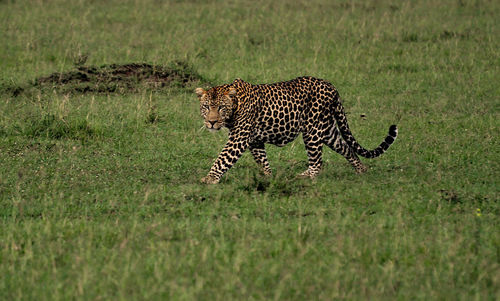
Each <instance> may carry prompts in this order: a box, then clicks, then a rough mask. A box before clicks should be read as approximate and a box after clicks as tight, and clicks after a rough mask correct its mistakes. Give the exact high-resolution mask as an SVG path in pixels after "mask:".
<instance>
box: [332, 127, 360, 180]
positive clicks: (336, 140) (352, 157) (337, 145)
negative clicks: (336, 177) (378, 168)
mask: <svg viewBox="0 0 500 301" xmlns="http://www.w3.org/2000/svg"><path fill="white" fill-rule="evenodd" d="M324 143H325V144H326V145H327V146H328V147H330V148H331V149H333V150H334V151H336V152H337V153H339V154H341V155H342V156H344V158H346V159H347V161H349V163H351V165H352V167H354V169H355V170H356V172H357V173H363V172H365V171H366V170H367V168H366V166H364V165H363V163H362V162H361V160H359V157H358V155H356V153H355V152H354V151H353V149H352V148H351V147H350V146H349V145H348V144H347V142H345V140H344V139H342V136H341V135H340V132H339V131H338V129H337V127H336V126H335V125H333V126H332V127H331V128H330V130H329V131H328V136H327V137H326V138H325V140H324Z"/></svg>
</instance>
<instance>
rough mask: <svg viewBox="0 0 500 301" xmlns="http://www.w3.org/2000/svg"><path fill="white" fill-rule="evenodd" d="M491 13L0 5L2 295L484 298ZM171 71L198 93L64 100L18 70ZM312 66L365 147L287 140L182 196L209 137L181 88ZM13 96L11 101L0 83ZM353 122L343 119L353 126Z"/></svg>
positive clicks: (498, 43)
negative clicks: (354, 160) (264, 163)
mask: <svg viewBox="0 0 500 301" xmlns="http://www.w3.org/2000/svg"><path fill="white" fill-rule="evenodd" d="M499 15H500V5H499V4H497V3H496V2H495V1H486V0H483V1H480V0H478V1H467V0H463V1H451V0H450V1H386V0H381V1H372V2H365V1H340V0H339V1H320V0H313V1H307V2H306V1H294V2H288V1H270V2H269V1H227V2H226V1H187V2H183V1H167V2H157V1H126V2H123V1H106V2H90V1H78V2H72V3H71V4H70V3H69V2H65V1H48V2H47V1H0V40H1V41H3V42H2V46H0V275H2V277H0V299H2V300H12V299H36V300H61V299H62V300H65V299H104V300H108V299H173V300H177V299H218V300H228V299H285V300H288V299H295V300H303V299H323V300H332V299H357V300H359V299H375V300H377V299H379V300H382V299H383V300H385V299H411V300H413V299H422V300H428V299H448V300H470V299H476V300H494V299H499V298H500V289H499V288H500V234H499V233H500V232H499V231H498V229H499V226H500V225H499V220H500V219H499V216H500V206H499V187H500V183H499V179H500V173H499V161H500V154H499V150H500V144H499V142H498V137H497V136H498V134H497V133H498V132H499V121H498V120H499V112H500V108H499V104H500V101H499V95H500V89H499V86H498V82H499V80H500V74H499V67H500V61H499V57H500V55H499V54H500V53H499V49H500V40H499V39H498V36H500V26H499V25H498V22H497V19H498V16H499ZM81 57H88V59H87V60H86V61H85V65H86V66H102V65H110V64H128V63H148V64H152V65H157V66H170V65H171V64H173V63H174V62H182V64H184V65H183V66H189V68H188V67H186V69H185V70H187V71H186V72H188V71H189V70H191V71H189V72H193V73H195V72H196V73H197V74H199V75H200V76H201V78H202V79H206V80H205V84H203V81H202V82H198V83H192V84H191V85H187V86H185V85H181V84H179V85H177V86H175V88H168V87H167V88H164V89H151V88H148V87H146V86H141V87H139V88H138V89H137V90H135V91H132V92H128V91H123V90H118V91H115V92H113V93H111V92H108V93H79V92H78V91H76V92H74V93H71V89H72V86H65V87H64V89H58V88H57V87H56V88H54V89H38V90H37V89H36V87H35V88H33V87H31V88H30V89H29V90H23V91H28V92H29V93H28V92H26V93H24V92H23V91H21V90H16V88H17V87H23V88H25V87H27V86H30V85H31V83H33V82H34V81H35V79H37V78H41V77H47V76H48V75H50V74H52V73H54V72H70V71H71V70H74V69H75V66H74V64H75V63H78V61H79V60H80V59H81ZM300 75H313V76H317V77H321V78H325V79H327V80H329V81H331V82H332V83H333V84H334V85H335V86H336V87H337V88H338V89H339V91H340V93H341V96H342V97H343V102H344V106H345V108H346V110H347V112H348V119H349V123H350V125H351V129H352V131H353V132H354V135H355V136H356V137H357V139H358V141H360V143H361V144H362V145H364V146H366V147H368V148H372V147H375V146H376V145H378V144H379V143H380V141H381V140H382V139H383V137H384V136H385V134H386V130H387V128H388V126H389V125H390V124H393V123H396V124H398V126H399V128H400V131H399V134H400V136H399V137H398V140H397V141H396V143H395V144H394V145H393V146H392V147H391V149H390V150H389V151H388V152H387V153H386V154H384V155H383V156H382V157H380V158H378V159H375V160H365V163H366V164H367V165H368V166H369V167H370V170H369V171H368V173H366V174H364V175H361V176H360V175H357V174H355V173H354V171H353V170H352V169H351V167H350V166H349V164H348V163H347V162H346V161H345V160H344V159H343V158H342V157H340V156H339V155H337V154H336V153H334V152H332V151H330V150H325V152H324V161H325V168H324V170H323V171H322V173H321V174H320V176H319V177H318V178H317V179H315V180H312V181H311V180H306V179H297V178H296V177H295V176H296V175H297V174H298V173H300V172H301V171H303V170H304V169H305V168H306V164H307V159H306V154H305V150H304V146H303V143H302V141H300V139H298V140H297V141H295V142H293V143H292V144H290V145H288V146H286V147H283V148H277V147H273V146H269V147H268V153H269V160H270V164H271V168H272V170H273V176H271V177H269V178H267V177H264V176H263V175H261V174H260V173H259V171H258V167H257V166H256V164H255V163H254V162H253V159H252V158H251V156H250V155H249V154H244V156H243V157H242V158H241V159H240V160H239V161H238V163H237V164H236V165H235V166H234V167H233V168H232V169H231V170H229V172H228V173H227V174H226V175H225V176H224V178H223V180H222V183H221V184H219V185H216V186H206V185H201V184H200V183H199V179H200V178H201V177H203V176H204V175H205V174H206V173H207V172H208V170H209V168H210V165H211V164H212V162H213V160H214V159H215V158H216V156H217V154H218V152H219V151H220V150H221V148H222V146H223V145H224V143H225V141H226V139H227V134H226V131H220V132H217V133H215V134H214V133H209V132H208V131H205V130H203V129H202V120H201V118H200V117H199V108H198V101H197V99H196V97H195V96H194V94H193V93H192V90H193V89H194V88H195V85H198V84H199V85H205V86H208V85H209V84H208V82H212V83H215V84H221V83H227V82H230V81H232V80H233V79H234V78H236V77H241V78H243V79H245V80H247V81H249V82H252V83H263V82H275V81H280V80H287V79H291V78H294V77H296V76H300ZM16 91H17V92H16ZM362 115H363V117H361V116H362Z"/></svg>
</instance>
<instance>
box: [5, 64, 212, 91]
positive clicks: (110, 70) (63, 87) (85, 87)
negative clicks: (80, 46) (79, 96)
mask: <svg viewBox="0 0 500 301" xmlns="http://www.w3.org/2000/svg"><path fill="white" fill-rule="evenodd" d="M207 82H208V81H207V80H205V79H204V78H203V77H202V76H200V75H199V74H198V73H197V72H196V71H195V70H193V68H191V67H190V66H189V65H188V64H187V63H185V62H175V63H172V64H170V65H169V66H159V65H156V66H154V65H150V64H145V63H131V64H123V65H118V64H111V65H102V66H99V67H96V66H80V67H76V69H75V70H70V71H67V72H56V73H52V74H50V75H49V76H45V77H40V78H37V79H35V81H34V82H33V83H31V84H29V85H27V86H24V87H9V89H8V92H12V94H13V95H14V96H17V95H19V94H21V93H22V92H24V91H26V90H30V89H29V88H36V89H39V90H47V89H50V90H57V91H60V92H63V93H113V92H120V93H127V92H136V91H138V90H141V89H151V90H161V89H170V88H188V87H192V86H194V85H195V84H200V83H207ZM14 88H15V89H14ZM26 92H27V91H26Z"/></svg>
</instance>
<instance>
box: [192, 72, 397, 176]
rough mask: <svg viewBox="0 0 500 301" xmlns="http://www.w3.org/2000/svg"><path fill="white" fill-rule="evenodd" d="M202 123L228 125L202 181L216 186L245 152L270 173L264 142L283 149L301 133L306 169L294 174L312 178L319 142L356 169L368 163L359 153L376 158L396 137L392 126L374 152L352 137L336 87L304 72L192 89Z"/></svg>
mask: <svg viewBox="0 0 500 301" xmlns="http://www.w3.org/2000/svg"><path fill="white" fill-rule="evenodd" d="M195 93H196V95H197V97H198V99H199V102H200V113H201V116H202V118H203V120H204V127H206V128H207V129H208V130H210V131H218V130H220V129H221V128H224V127H225V128H227V129H228V130H229V131H228V140H227V143H226V145H225V146H224V148H223V149H222V151H221V152H220V154H219V156H218V157H217V159H216V160H215V162H214V163H213V165H212V167H211V168H210V171H209V172H208V174H207V176H205V177H203V178H202V179H201V182H202V183H206V184H217V183H219V182H220V180H221V177H222V176H223V175H224V174H225V173H226V172H227V171H228V170H229V169H230V168H231V167H232V166H233V165H234V164H235V163H236V161H238V159H239V158H240V157H241V156H242V154H243V153H244V152H245V151H246V150H249V151H250V153H251V154H252V156H253V158H254V159H255V161H256V163H257V164H258V166H260V168H261V170H262V172H263V173H264V175H267V176H270V175H271V174H272V171H271V168H270V165H269V162H268V159H267V154H266V149H265V145H266V144H271V145H275V146H278V147H282V146H284V145H286V144H288V143H290V142H292V141H294V140H295V139H296V138H297V137H298V136H299V134H302V139H303V141H304V144H305V149H306V152H307V157H308V167H307V169H306V170H305V171H304V172H302V173H300V174H299V175H298V176H299V177H301V178H315V177H316V176H317V175H318V174H319V172H320V170H321V168H322V166H323V160H322V150H323V146H325V145H326V146H327V147H329V148H331V149H332V150H334V151H335V152H337V153H339V154H340V155H342V156H343V157H345V158H346V159H347V161H348V162H349V163H350V164H351V165H352V167H353V168H354V169H355V171H356V172H357V173H363V172H365V171H366V170H367V167H366V166H365V165H364V164H363V163H362V162H361V160H360V159H359V157H358V156H361V157H364V158H370V159H371V158H376V157H378V156H380V155H382V154H383V153H385V152H386V151H387V149H388V148H389V146H391V145H392V144H393V143H394V141H395V140H396V137H397V135H398V128H397V126H396V125H391V126H390V127H389V133H388V135H387V136H386V137H385V139H384V140H383V141H382V143H380V145H379V146H378V147H376V148H374V149H372V150H367V149H365V148H364V147H362V146H361V145H360V144H359V143H358V142H357V140H356V139H355V138H354V136H353V134H352V133H351V130H350V128H349V125H348V123H347V118H346V113H345V110H344V107H343V105H342V102H341V98H340V95H339V92H338V91H337V89H336V88H335V87H334V86H333V84H331V83H330V82H328V81H326V80H323V79H319V78H315V77H311V76H302V77H297V78H295V79H292V80H288V81H284V82H277V83H272V84H250V83H248V82H245V81H244V80H242V79H241V78H237V79H235V80H234V81H233V82H232V83H230V84H222V85H219V86H214V87H211V88H207V89H203V88H196V89H195Z"/></svg>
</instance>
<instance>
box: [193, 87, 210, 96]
mask: <svg viewBox="0 0 500 301" xmlns="http://www.w3.org/2000/svg"><path fill="white" fill-rule="evenodd" d="M194 92H195V93H196V95H198V97H199V98H201V97H202V96H203V94H205V93H207V91H205V90H203V88H196V90H194Z"/></svg>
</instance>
